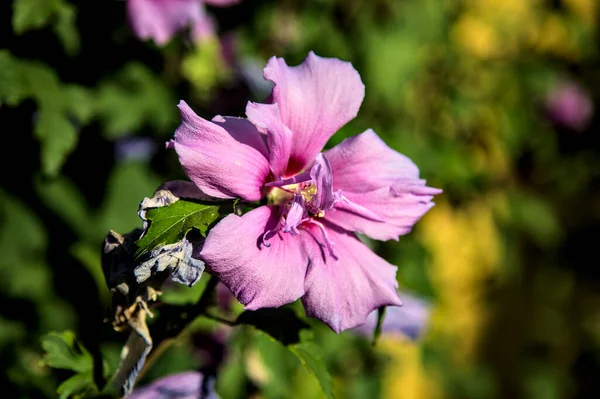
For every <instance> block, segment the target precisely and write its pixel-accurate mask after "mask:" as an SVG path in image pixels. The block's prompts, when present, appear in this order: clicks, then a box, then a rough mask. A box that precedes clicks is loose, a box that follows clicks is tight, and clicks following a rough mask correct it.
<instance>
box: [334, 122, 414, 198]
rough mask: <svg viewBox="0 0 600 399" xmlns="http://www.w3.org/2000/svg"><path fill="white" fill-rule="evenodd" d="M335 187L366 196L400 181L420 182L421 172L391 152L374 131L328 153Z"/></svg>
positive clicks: (350, 140)
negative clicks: (372, 191) (362, 193)
mask: <svg viewBox="0 0 600 399" xmlns="http://www.w3.org/2000/svg"><path fill="white" fill-rule="evenodd" d="M325 156H326V157H327V159H329V163H330V164H331V170H332V171H333V181H334V186H335V188H337V189H341V190H342V191H344V192H348V191H351V192H355V193H360V192H365V191H371V190H373V189H377V188H381V187H384V186H386V185H389V183H391V182H394V181H396V180H398V179H402V178H404V179H418V178H419V168H417V165H415V164H414V162H413V161H411V160H410V159H409V158H408V157H407V156H405V155H402V154H400V153H399V152H397V151H395V150H393V149H391V148H390V147H388V146H387V144H385V142H384V141H383V140H381V138H379V136H378V135H377V134H376V133H375V132H374V131H373V130H371V129H369V130H367V131H365V132H364V133H361V134H359V135H357V136H354V137H350V138H348V139H345V140H344V141H342V142H341V143H340V144H338V145H336V146H335V147H333V148H332V149H330V150H328V151H325Z"/></svg>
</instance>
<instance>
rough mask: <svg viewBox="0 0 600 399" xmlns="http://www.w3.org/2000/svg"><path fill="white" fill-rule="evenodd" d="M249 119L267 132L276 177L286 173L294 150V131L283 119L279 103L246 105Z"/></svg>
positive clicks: (272, 169) (270, 162)
mask: <svg viewBox="0 0 600 399" xmlns="http://www.w3.org/2000/svg"><path fill="white" fill-rule="evenodd" d="M246 115H247V116H248V120H250V122H252V123H253V124H255V125H256V126H257V127H258V128H259V129H262V130H264V131H265V132H266V134H267V143H268V145H269V154H270V155H269V165H270V166H271V171H273V175H275V177H276V178H280V177H281V176H283V175H284V174H285V171H286V169H287V166H288V161H289V159H290V152H291V150H292V132H291V131H290V129H289V128H288V127H287V126H285V125H284V124H283V122H282V121H281V115H280V114H279V107H278V106H277V104H257V103H253V102H249V103H248V105H247V106H246Z"/></svg>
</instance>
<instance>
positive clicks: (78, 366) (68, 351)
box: [41, 331, 94, 373]
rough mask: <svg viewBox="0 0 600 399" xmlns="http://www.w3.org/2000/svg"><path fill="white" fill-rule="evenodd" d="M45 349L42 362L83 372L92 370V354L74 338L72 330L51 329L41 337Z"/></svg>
mask: <svg viewBox="0 0 600 399" xmlns="http://www.w3.org/2000/svg"><path fill="white" fill-rule="evenodd" d="M41 341H42V348H44V350H45V351H46V353H45V354H44V357H43V358H42V362H43V363H44V364H45V365H47V366H50V367H53V368H56V369H65V370H72V371H75V372H78V373H84V372H87V371H90V370H92V368H93V363H94V360H93V358H92V355H91V354H90V353H89V352H88V351H87V350H86V349H85V348H84V347H83V346H82V345H81V344H80V343H79V342H77V341H76V340H75V334H74V333H73V331H63V332H56V331H52V332H50V333H48V334H46V335H44V336H43V337H42V338H41Z"/></svg>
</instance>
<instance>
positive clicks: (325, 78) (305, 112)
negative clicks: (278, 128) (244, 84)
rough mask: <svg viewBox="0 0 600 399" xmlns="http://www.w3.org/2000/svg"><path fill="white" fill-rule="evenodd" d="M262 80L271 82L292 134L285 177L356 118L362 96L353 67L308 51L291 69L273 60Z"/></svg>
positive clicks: (300, 168)
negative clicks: (300, 62)
mask: <svg viewBox="0 0 600 399" xmlns="http://www.w3.org/2000/svg"><path fill="white" fill-rule="evenodd" d="M264 77H265V79H267V80H271V81H273V83H275V87H273V91H272V93H271V98H272V102H273V103H275V104H277V105H278V106H279V111H280V113H281V119H282V121H283V123H284V124H285V125H286V126H287V127H288V128H289V129H290V130H291V131H292V134H293V143H292V150H291V159H290V164H289V166H288V175H292V174H295V173H297V172H300V171H302V169H304V167H306V166H307V165H308V164H310V163H312V162H313V160H314V159H315V156H316V155H317V154H318V153H319V152H320V151H321V149H322V148H323V146H324V145H325V143H327V140H329V138H330V137H331V136H332V135H333V134H334V133H335V132H336V131H337V130H338V129H339V128H340V127H342V126H343V125H345V124H346V123H347V122H348V121H350V120H352V119H353V118H354V117H355V116H356V114H357V113H358V109H359V108H360V104H361V103H362V100H363V98H364V94H365V86H364V85H363V83H362V81H361V80H360V75H359V74H358V72H357V71H356V70H355V69H354V67H353V66H352V64H350V63H349V62H344V61H340V60H338V59H334V58H322V57H319V56H317V55H315V54H314V53H313V52H312V51H311V52H310V53H309V54H308V56H307V57H306V59H305V60H304V61H303V62H302V64H300V65H298V66H294V67H290V66H288V65H287V64H286V62H285V60H284V59H283V58H276V57H273V58H271V59H270V60H269V62H268V63H267V66H266V67H265V70H264Z"/></svg>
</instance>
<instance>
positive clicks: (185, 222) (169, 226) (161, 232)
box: [137, 199, 221, 255]
mask: <svg viewBox="0 0 600 399" xmlns="http://www.w3.org/2000/svg"><path fill="white" fill-rule="evenodd" d="M220 208H221V206H220V205H215V204H214V203H201V202H192V201H187V200H184V199H180V200H179V201H177V202H175V203H174V204H172V205H169V206H165V207H162V208H154V209H150V210H149V211H148V212H147V214H146V216H147V218H148V220H150V227H149V228H148V231H147V232H146V234H145V235H144V237H142V238H141V239H140V240H139V241H137V245H138V247H139V249H138V251H137V255H139V254H142V253H144V252H146V251H150V250H152V249H154V248H156V247H157V246H159V245H164V244H174V243H176V242H178V241H181V240H182V239H183V238H184V237H185V235H186V234H187V232H188V231H190V230H191V229H197V230H198V231H199V232H200V234H202V235H203V236H205V235H206V230H207V229H208V227H209V226H210V225H211V224H212V223H213V222H214V221H215V220H217V218H218V217H219V210H220Z"/></svg>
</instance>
